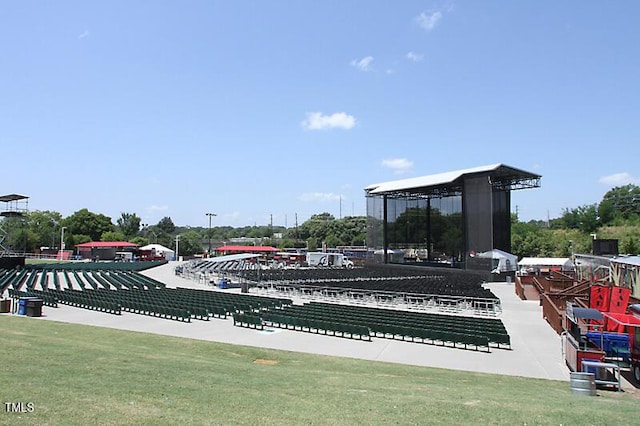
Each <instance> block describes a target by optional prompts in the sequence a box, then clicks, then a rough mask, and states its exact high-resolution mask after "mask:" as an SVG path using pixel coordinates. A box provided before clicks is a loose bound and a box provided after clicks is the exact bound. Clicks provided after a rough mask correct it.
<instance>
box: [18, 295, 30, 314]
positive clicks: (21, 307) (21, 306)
mask: <svg viewBox="0 0 640 426" xmlns="http://www.w3.org/2000/svg"><path fill="white" fill-rule="evenodd" d="M27 299H28V298H27V297H21V298H20V299H18V315H27Z"/></svg>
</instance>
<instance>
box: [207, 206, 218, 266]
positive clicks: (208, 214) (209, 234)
mask: <svg viewBox="0 0 640 426" xmlns="http://www.w3.org/2000/svg"><path fill="white" fill-rule="evenodd" d="M206 215H207V216H209V233H208V234H207V235H208V237H209V256H211V218H212V217H213V216H217V215H216V214H215V213H206Z"/></svg>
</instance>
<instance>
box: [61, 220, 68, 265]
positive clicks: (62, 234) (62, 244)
mask: <svg viewBox="0 0 640 426" xmlns="http://www.w3.org/2000/svg"><path fill="white" fill-rule="evenodd" d="M65 229H67V227H66V226H63V227H62V228H61V229H60V260H64V230H65Z"/></svg>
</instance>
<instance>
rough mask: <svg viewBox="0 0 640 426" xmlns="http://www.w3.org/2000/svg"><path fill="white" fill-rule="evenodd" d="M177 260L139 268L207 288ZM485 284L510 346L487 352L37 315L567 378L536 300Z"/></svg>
mask: <svg viewBox="0 0 640 426" xmlns="http://www.w3.org/2000/svg"><path fill="white" fill-rule="evenodd" d="M177 265H178V263H177V262H170V263H169V264H167V265H164V266H160V267H156V268H153V269H150V270H148V271H145V272H144V274H145V275H147V276H149V277H152V278H155V279H157V280H159V281H161V282H163V283H165V284H166V285H167V286H168V287H191V288H200V289H204V288H210V287H208V286H205V285H204V284H201V283H197V282H195V281H191V280H188V279H185V278H182V277H178V276H176V275H175V274H174V267H175V266H177ZM487 287H488V288H490V289H491V291H493V293H494V294H495V295H496V296H498V297H499V298H500V300H501V301H502V308H503V312H502V314H501V315H500V318H501V319H502V321H503V323H504V325H505V327H506V328H507V331H508V332H509V335H510V336H511V347H512V350H504V349H495V348H492V349H491V352H489V353H487V352H476V351H470V350H462V349H455V348H447V347H439V346H433V345H427V344H420V343H411V342H401V341H397V340H389V339H382V338H373V339H372V340H373V341H372V342H363V341H358V340H351V339H343V338H338V337H331V336H323V335H317V334H311V333H305V332H300V331H291V330H282V329H269V330H264V331H260V330H253V329H246V328H241V327H234V326H233V320H232V319H231V318H228V319H226V320H221V319H215V318H212V319H211V320H210V321H200V320H192V322H191V323H184V322H179V321H171V320H166V319H160V318H154V317H149V316H145V315H137V314H132V313H129V312H123V313H122V315H111V314H106V313H101V312H95V311H89V310H85V309H79V308H73V307H70V306H67V305H59V307H58V308H49V307H46V306H45V307H43V316H42V317H41V318H42V319H45V320H53V321H61V322H70V323H80V324H88V325H94V326H100V327H111V328H117V329H122V330H131V331H139V332H147V333H155V334H163V335H169V336H176V337H185V338H190V339H199V340H208V341H215V342H222V343H230V344H234V345H247V346H254V347H264V348H270V349H280V350H287V351H295V352H306V353H315V354H323V355H331V356H341V357H350V358H359V359H365V360H371V361H383V362H392V363H400V364H409V365H418V366H429V367H439V368H446V369H455V370H465V371H476V372H484V373H492V374H505V375H512V376H522V377H533V378H541V379H553V380H567V381H568V380H569V369H568V368H567V367H566V366H565V363H564V359H563V358H562V350H561V339H560V337H559V336H558V335H557V334H556V333H555V332H554V331H553V330H552V329H551V327H549V325H548V324H547V323H546V322H545V321H544V319H543V318H542V313H541V307H540V306H539V303H537V302H534V301H522V300H520V299H519V298H518V297H517V296H516V295H515V292H514V287H513V284H508V283H491V284H488V285H487ZM220 291H233V290H220Z"/></svg>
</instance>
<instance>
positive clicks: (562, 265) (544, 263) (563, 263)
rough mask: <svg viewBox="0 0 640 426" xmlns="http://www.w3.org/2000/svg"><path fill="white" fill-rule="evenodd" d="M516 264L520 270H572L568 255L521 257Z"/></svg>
mask: <svg viewBox="0 0 640 426" xmlns="http://www.w3.org/2000/svg"><path fill="white" fill-rule="evenodd" d="M518 264H519V265H520V269H521V271H522V272H532V271H536V270H537V271H545V270H547V271H548V270H550V269H559V270H561V271H572V270H573V262H571V259H570V258H568V257H523V258H522V260H520V262H518Z"/></svg>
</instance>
